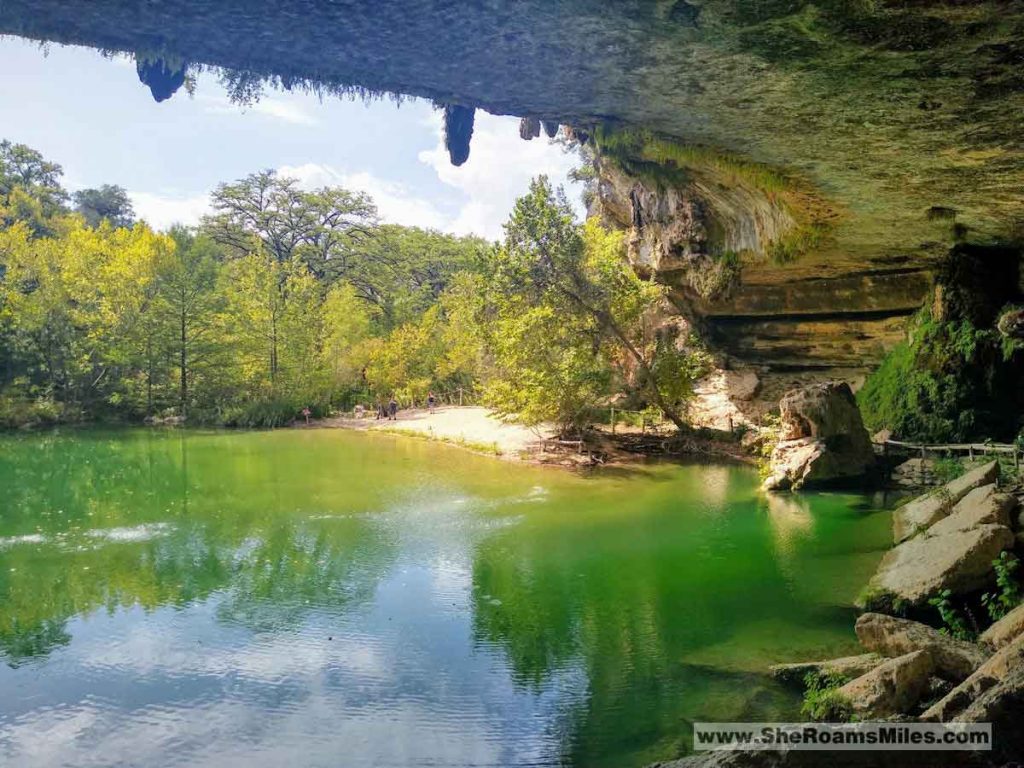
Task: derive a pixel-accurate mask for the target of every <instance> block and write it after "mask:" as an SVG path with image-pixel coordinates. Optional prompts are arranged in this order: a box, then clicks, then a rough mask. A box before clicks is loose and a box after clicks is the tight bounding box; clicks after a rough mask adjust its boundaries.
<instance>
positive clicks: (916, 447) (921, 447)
mask: <svg viewBox="0 0 1024 768" xmlns="http://www.w3.org/2000/svg"><path fill="white" fill-rule="evenodd" d="M879 445H881V446H882V453H883V454H886V453H888V452H889V449H890V448H894V449H896V450H898V451H906V452H907V453H919V454H920V455H921V458H922V459H923V458H925V456H926V455H927V454H929V453H932V454H935V453H945V454H953V453H958V454H967V456H968V458H971V459H973V458H974V457H975V456H976V455H981V456H989V455H992V454H999V453H1003V454H1010V455H1011V456H1013V466H1014V467H1016V468H1017V469H1020V459H1021V453H1022V451H1021V449H1020V447H1019V446H1017V445H1015V444H1013V443H905V442H902V441H900V440H883V441H882V442H881V443H879Z"/></svg>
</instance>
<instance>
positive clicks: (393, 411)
mask: <svg viewBox="0 0 1024 768" xmlns="http://www.w3.org/2000/svg"><path fill="white" fill-rule="evenodd" d="M388 419H389V420H390V421H398V401H397V400H395V396H394V395H392V396H391V400H390V402H388Z"/></svg>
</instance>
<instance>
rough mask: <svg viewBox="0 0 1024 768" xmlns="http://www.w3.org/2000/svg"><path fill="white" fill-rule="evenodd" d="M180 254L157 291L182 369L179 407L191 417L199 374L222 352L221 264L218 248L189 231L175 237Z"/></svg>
mask: <svg viewBox="0 0 1024 768" xmlns="http://www.w3.org/2000/svg"><path fill="white" fill-rule="evenodd" d="M170 236H171V239H172V240H173V241H174V249H173V251H171V253H170V254H168V257H167V258H166V259H164V260H163V261H162V262H161V263H160V264H159V265H158V267H157V274H156V283H157V291H158V294H159V296H160V299H161V301H162V311H163V313H164V315H165V319H166V320H165V321H166V328H167V333H166V336H165V343H166V344H167V346H168V348H169V349H170V350H171V352H172V355H173V359H174V360H175V362H176V363H177V368H178V377H177V380H178V397H177V400H178V407H179V409H180V413H181V416H183V417H187V415H188V412H189V405H190V402H191V400H190V386H191V385H192V384H193V383H194V382H195V379H196V375H197V371H201V370H202V369H203V368H204V367H205V366H207V365H209V364H211V362H212V358H213V357H214V355H216V354H217V352H218V351H219V350H220V347H221V345H220V340H219V338H218V337H217V331H218V325H217V322H216V319H217V314H218V311H219V310H220V308H221V304H222V296H221V294H220V292H219V291H218V290H217V287H218V275H219V271H220V263H219V261H218V258H217V257H218V252H217V249H216V246H215V245H214V243H213V242H212V241H211V240H210V239H209V238H207V237H205V236H203V235H196V234H195V233H194V232H192V231H190V230H188V229H185V228H183V227H175V228H173V229H172V230H171V232H170Z"/></svg>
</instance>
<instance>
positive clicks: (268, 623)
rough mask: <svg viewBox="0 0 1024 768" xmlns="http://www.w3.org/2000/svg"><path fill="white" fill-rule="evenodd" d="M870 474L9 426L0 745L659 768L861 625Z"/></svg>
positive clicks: (330, 437) (56, 757)
mask: <svg viewBox="0 0 1024 768" xmlns="http://www.w3.org/2000/svg"><path fill="white" fill-rule="evenodd" d="M888 537H889V531H888V516H887V514H886V513H885V512H883V511H879V510H878V509H877V508H876V506H875V505H874V504H873V503H872V501H871V500H870V499H868V498H866V497H861V496H856V495H848V494H804V495H802V496H779V497H774V498H766V497H765V496H763V495H761V494H759V493H758V492H757V476H756V473H755V472H753V471H752V470H750V469H749V468H746V467H738V466H724V465H720V464H689V465H686V464H682V465H680V464H667V463H661V464H650V465H644V466H640V467H636V468H630V469H607V470H603V471H599V472H595V473H592V474H589V475H585V476H582V475H575V474H571V473H568V472H562V471H559V470H552V469H543V468H535V467H526V466H518V465H513V464H510V463H506V462H502V461H498V460H495V459H490V458H486V457H480V456H475V455H472V454H469V453H466V452H464V451H461V450H459V449H456V448H451V447H446V446H441V445H436V444H431V443H427V442H422V441H416V440H411V439H408V438H403V437H395V436H383V435H366V434H355V433H349V432H342V431H334V430H284V431H277V432H249V433H200V432H190V433H182V432H176V431H146V430H125V431H118V432H92V431H85V432H73V433H64V434H57V435H54V434H47V435H27V436H7V437H0V764H2V765H17V766H29V767H34V766H58V765H73V766H76V768H81V767H82V766H109V765H132V766H153V767H160V768H163V767H164V766H172V765H187V766H210V767H211V768H213V767H216V768H225V767H228V766H246V767H249V768H262V767H263V766H291V767H293V768H297V767H298V766H406V765H409V766H516V765H531V766H536V765H564V766H616V767H625V768H629V766H641V765H645V764H647V763H650V762H652V761H655V760H660V759H667V758H670V757H674V756H677V755H681V754H685V753H686V752H687V751H688V750H689V748H690V736H691V734H690V724H691V723H692V722H693V721H699V720H712V721H714V720H755V721H760V720H773V719H792V718H794V717H796V716H797V712H798V708H799V699H798V696H797V695H796V694H795V693H793V692H791V691H788V690H786V689H783V688H781V687H779V686H777V685H776V684H774V683H773V682H772V681H771V680H770V679H769V678H768V677H766V676H765V675H764V670H765V667H766V666H767V665H768V664H770V663H773V662H779V661H787V660H798V659H803V658H807V657H822V656H828V655H837V654H843V653H849V652H854V651H855V650H856V643H855V639H854V636H853V632H852V622H853V616H854V614H853V611H852V609H851V607H850V603H851V601H852V599H853V597H854V596H855V594H856V593H857V591H858V590H859V589H860V587H861V586H862V585H863V584H864V582H865V581H866V580H867V578H868V577H869V576H870V574H871V572H872V571H873V569H874V566H875V565H876V563H877V561H878V559H879V558H880V556H881V553H882V550H883V548H884V547H885V546H886V545H887V544H888Z"/></svg>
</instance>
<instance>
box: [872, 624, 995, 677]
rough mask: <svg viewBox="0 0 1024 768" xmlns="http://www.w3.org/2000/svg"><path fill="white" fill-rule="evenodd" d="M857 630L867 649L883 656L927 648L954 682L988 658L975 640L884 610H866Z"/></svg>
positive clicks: (943, 673)
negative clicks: (960, 638) (970, 640)
mask: <svg viewBox="0 0 1024 768" xmlns="http://www.w3.org/2000/svg"><path fill="white" fill-rule="evenodd" d="M856 632H857V639H858V640H859V641H860V644H861V645H862V646H864V648H865V649H867V650H869V651H873V652H875V653H878V654H881V655H882V656H902V655H904V654H907V653H912V652H913V651H925V652H927V653H928V654H929V655H930V656H931V658H932V662H933V663H934V665H935V672H936V674H938V675H939V676H940V677H943V678H945V679H947V680H951V681H953V682H960V681H961V680H964V679H965V678H967V677H968V676H970V675H971V673H973V672H974V670H976V669H977V668H978V667H980V666H981V665H982V664H984V663H985V660H986V659H988V654H987V653H985V651H984V650H983V649H982V648H980V647H979V646H977V645H975V644H974V643H968V642H964V641H962V640H957V639H955V638H952V637H949V636H948V635H944V634H942V633H941V632H939V631H938V630H936V629H933V628H932V627H929V626H928V625H927V624H921V623H919V622H916V621H908V620H907V619H899V618H896V617H894V616H886V615H885V614H881V613H865V614H863V615H862V616H861V617H860V618H858V619H857V625H856Z"/></svg>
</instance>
